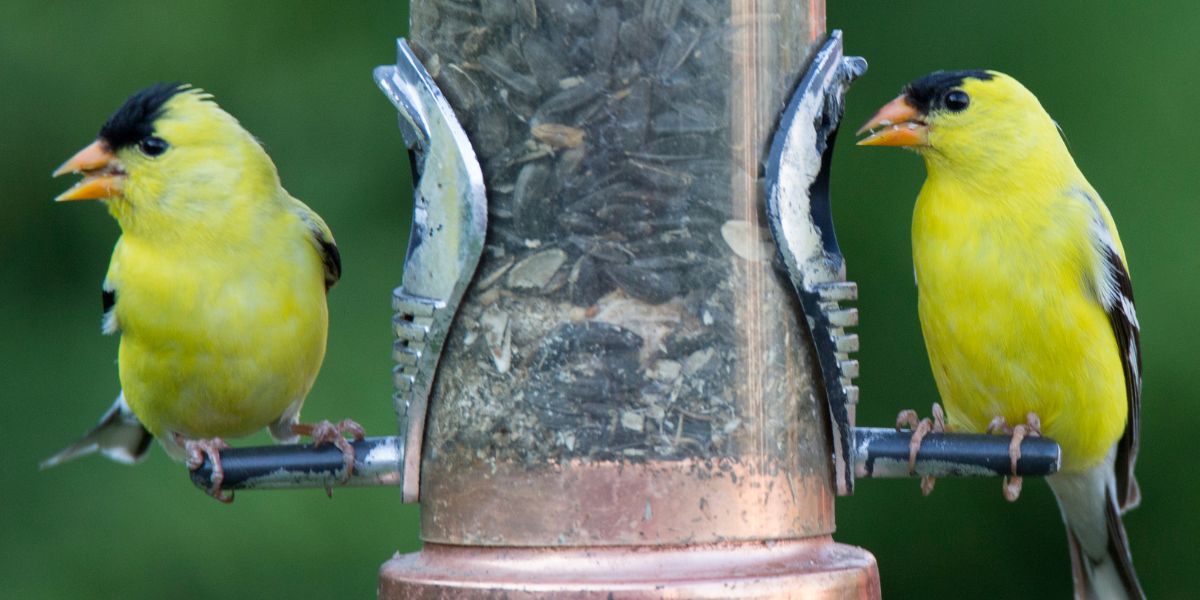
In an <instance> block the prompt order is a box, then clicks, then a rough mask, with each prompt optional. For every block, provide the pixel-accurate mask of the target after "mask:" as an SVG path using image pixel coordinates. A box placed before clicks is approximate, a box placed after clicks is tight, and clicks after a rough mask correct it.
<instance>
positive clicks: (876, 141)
mask: <svg viewBox="0 0 1200 600" xmlns="http://www.w3.org/2000/svg"><path fill="white" fill-rule="evenodd" d="M867 131H870V132H871V135H869V136H867V137H865V138H863V139H861V140H859V141H858V145H859V146H925V145H928V144H929V138H928V134H929V132H928V126H927V125H926V124H925V121H922V120H921V114H920V113H918V112H917V109H915V108H913V106H912V105H911V104H909V103H908V99H906V98H905V97H904V95H903V94H901V95H899V96H897V97H896V99H895V100H892V101H891V102H888V103H887V104H885V105H883V108H881V109H879V112H877V113H875V116H873V117H871V120H869V121H867V123H866V124H865V125H863V126H862V127H860V128H859V130H858V132H857V133H856V135H862V134H863V133H864V132H867Z"/></svg>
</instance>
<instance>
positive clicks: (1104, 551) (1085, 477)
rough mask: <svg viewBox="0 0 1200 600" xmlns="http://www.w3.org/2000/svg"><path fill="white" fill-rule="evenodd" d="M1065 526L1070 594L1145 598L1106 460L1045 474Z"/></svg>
mask: <svg viewBox="0 0 1200 600" xmlns="http://www.w3.org/2000/svg"><path fill="white" fill-rule="evenodd" d="M1049 482H1050V488H1051V489H1052V490H1054V495H1055V497H1057V498H1058V505H1059V508H1060V509H1061V510H1062V514H1063V520H1064V521H1065V522H1066V527H1067V543H1068V545H1069V547H1070V549H1071V575H1072V579H1073V580H1074V582H1075V598H1077V599H1079V600H1096V599H1105V600H1107V599H1110V598H1111V599H1144V598H1145V597H1146V594H1145V592H1143V591H1142V586H1141V583H1139V582H1138V578H1137V572H1136V571H1134V569H1133V555H1132V554H1131V553H1130V550H1129V539H1128V538H1127V537H1126V535H1125V525H1124V523H1123V522H1122V521H1121V510H1120V508H1119V506H1118V505H1117V500H1116V476H1115V471H1114V470H1113V467H1112V465H1111V464H1102V465H1100V466H1098V467H1095V468H1093V469H1091V470H1089V471H1087V472H1084V473H1079V474H1074V473H1073V474H1066V473H1064V474H1059V475H1055V476H1052V477H1050V478H1049Z"/></svg>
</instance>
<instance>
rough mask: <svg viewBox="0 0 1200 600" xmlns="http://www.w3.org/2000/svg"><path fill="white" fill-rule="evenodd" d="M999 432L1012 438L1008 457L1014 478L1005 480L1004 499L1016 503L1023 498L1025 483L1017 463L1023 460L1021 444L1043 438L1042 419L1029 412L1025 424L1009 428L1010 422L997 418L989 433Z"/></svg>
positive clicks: (988, 430) (989, 427) (989, 428)
mask: <svg viewBox="0 0 1200 600" xmlns="http://www.w3.org/2000/svg"><path fill="white" fill-rule="evenodd" d="M997 431H1003V432H1004V433H1007V434H1009V435H1011V436H1012V441H1011V442H1009V444H1008V457H1009V459H1010V460H1011V461H1012V476H1011V477H1005V478H1004V499H1005V500H1008V501H1009V502H1016V501H1017V498H1020V497H1021V484H1022V483H1023V478H1022V477H1021V476H1020V475H1017V461H1018V460H1020V459H1021V442H1022V441H1024V439H1025V438H1027V437H1041V435H1042V419H1041V418H1040V417H1038V416H1037V413H1034V412H1029V413H1026V415H1025V422H1024V423H1021V424H1019V425H1017V426H1015V427H1009V425H1008V421H1007V420H1005V418H1004V417H1000V416H997V417H995V418H993V419H992V421H991V422H990V423H988V426H987V433H995V432H997Z"/></svg>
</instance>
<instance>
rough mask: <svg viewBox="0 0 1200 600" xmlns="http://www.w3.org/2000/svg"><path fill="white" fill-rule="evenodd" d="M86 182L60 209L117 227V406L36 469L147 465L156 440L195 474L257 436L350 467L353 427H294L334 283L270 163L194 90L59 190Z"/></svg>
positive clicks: (318, 227)
mask: <svg viewBox="0 0 1200 600" xmlns="http://www.w3.org/2000/svg"><path fill="white" fill-rule="evenodd" d="M65 173H83V174H84V179H83V180H82V181H81V182H80V183H79V184H77V185H76V186H75V187H73V188H71V189H70V190H68V191H67V192H65V193H63V194H62V195H60V196H59V197H58V198H57V200H58V201H67V200H89V199H96V200H101V201H103V202H104V203H105V204H106V205H107V206H108V211H109V213H110V214H112V216H113V217H114V218H116V220H117V222H118V223H119V224H120V226H121V232H122V234H121V237H120V239H119V240H117V244H116V247H115V248H114V249H113V256H112V261H111V263H110V264H109V267H108V275H107V277H106V278H105V280H104V285H103V290H102V297H103V303H104V318H103V325H102V329H103V331H104V333H107V334H113V333H117V332H120V334H121V345H120V352H119V360H118V364H119V371H120V379H121V388H122V391H121V394H120V395H119V396H118V397H117V401H116V403H115V404H114V405H113V407H112V408H111V409H109V411H108V412H107V413H106V414H105V415H104V417H103V418H102V419H101V421H100V423H99V424H98V425H97V426H96V427H95V428H94V429H93V430H92V431H90V432H88V433H87V434H86V435H85V436H84V437H83V438H82V439H81V440H79V441H78V442H76V443H75V444H73V445H72V446H70V447H68V448H67V449H65V450H63V451H62V452H60V453H58V454H57V455H55V456H53V457H51V458H49V459H47V460H46V461H45V462H43V463H42V466H43V468H45V467H51V466H54V465H57V464H59V463H62V462H64V461H67V460H70V459H72V458H75V457H77V456H82V455H85V454H90V453H92V452H95V451H99V452H101V453H103V454H105V455H107V456H109V457H110V458H113V459H115V460H118V461H121V462H127V463H132V462H136V461H137V460H139V459H141V458H142V457H143V456H144V455H145V453H146V450H147V449H148V447H149V444H150V439H151V436H152V435H153V436H155V437H157V438H158V439H159V441H160V442H161V443H162V445H163V447H164V448H165V449H166V450H167V453H168V454H170V455H171V456H172V457H174V458H176V459H179V460H186V461H187V463H188V466H189V467H190V468H192V469H195V468H198V467H199V466H200V465H201V464H202V463H203V462H204V458H205V457H206V456H207V457H208V458H209V459H210V460H212V461H213V489H212V495H213V496H214V497H215V498H217V499H220V500H224V501H228V500H232V498H233V496H232V494H230V495H228V496H226V495H225V494H224V493H223V492H222V490H221V479H222V474H223V472H222V470H221V467H220V456H219V451H220V449H221V448H224V447H226V444H225V442H224V441H223V439H222V438H235V437H241V436H246V435H250V434H252V433H254V432H256V431H259V430H261V429H262V428H264V427H266V428H269V430H270V433H271V436H272V437H274V438H275V439H276V440H279V441H294V440H295V439H296V437H297V435H298V434H306V435H311V436H312V437H313V438H314V440H315V441H316V442H317V443H322V442H333V443H335V444H337V445H338V447H339V448H341V449H342V452H343V455H344V457H345V459H346V476H347V477H348V476H349V474H350V470H351V469H352V468H353V448H352V447H351V446H350V445H349V444H348V443H347V442H346V440H345V438H344V437H343V433H346V432H349V433H352V434H354V435H355V436H356V437H359V438H361V437H362V429H361V428H360V427H359V426H358V425H357V424H354V423H353V422H352V421H343V422H342V423H341V424H339V425H333V424H331V423H329V422H328V421H323V422H321V423H317V424H315V425H302V424H299V416H300V407H301V405H302V404H303V403H304V398H305V396H306V395H307V394H308V391H309V389H310V388H312V385H313V381H314V380H315V379H316V377H317V371H318V370H319V369H320V368H321V361H322V360H323V359H324V356H325V339H326V334H327V331H328V323H329V313H328V308H327V307H326V304H325V295H326V292H327V291H328V290H329V288H330V287H331V286H333V284H334V283H336V282H337V280H338V277H339V276H340V275H341V259H340V257H339V255H338V249H337V246H336V245H335V244H334V240H333V234H332V233H331V232H330V231H329V227H328V226H326V225H325V221H323V220H322V219H321V217H320V216H319V215H317V213H315V212H313V211H312V209H310V208H309V207H307V206H305V205H304V204H303V203H302V202H300V201H299V200H297V199H295V198H293V197H292V196H290V195H289V194H288V193H287V192H286V191H285V190H284V189H283V187H281V185H280V182H279V175H278V173H277V172H276V170H275V165H274V164H273V163H272V162H271V159H270V157H268V156H267V153H266V152H265V151H264V150H263V148H262V146H261V145H259V143H258V141H257V140H255V139H254V137H253V136H251V135H250V133H249V132H247V131H246V130H245V129H243V128H242V126H241V125H240V124H238V122H237V120H236V119H234V118H233V117H232V116H231V115H230V114H229V113H227V112H225V111H224V110H222V109H221V108H220V107H219V106H217V104H216V103H215V102H214V101H213V100H212V97H211V96H210V95H208V94H206V93H204V92H203V91H201V90H199V89H195V88H192V87H190V86H187V85H180V84H158V85H153V86H151V87H149V88H146V89H144V90H142V91H140V92H138V93H136V94H134V95H133V96H132V97H130V98H129V99H128V100H127V101H126V102H125V104H124V105H122V106H121V107H120V108H119V109H118V110H117V111H116V113H114V114H113V115H112V117H110V118H109V119H108V121H107V122H106V123H105V124H104V127H103V128H101V130H100V135H99V138H98V139H97V140H96V141H95V142H94V143H92V144H91V145H89V146H88V147H86V148H84V149H83V150H81V151H80V152H79V153H78V154H76V155H75V156H74V157H72V158H71V159H70V160H68V161H67V162H66V163H64V164H63V165H62V166H61V167H59V168H58V170H57V171H55V172H54V175H56V176H57V175H62V174H65Z"/></svg>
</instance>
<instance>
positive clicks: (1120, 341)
mask: <svg viewBox="0 0 1200 600" xmlns="http://www.w3.org/2000/svg"><path fill="white" fill-rule="evenodd" d="M1081 195H1082V196H1083V198H1084V199H1085V200H1087V202H1088V203H1089V204H1090V205H1091V207H1092V211H1093V219H1092V228H1091V229H1092V231H1091V235H1092V242H1093V245H1094V246H1095V248H1096V251H1097V253H1098V255H1099V256H1098V262H1097V267H1096V271H1097V272H1096V282H1095V285H1094V286H1093V287H1094V289H1095V290H1096V292H1097V296H1098V299H1099V301H1100V303H1101V305H1102V306H1103V307H1104V311H1105V312H1106V313H1108V321H1109V323H1110V324H1111V325H1112V329H1113V335H1114V336H1115V337H1116V340H1117V348H1118V349H1119V350H1120V352H1121V366H1122V368H1123V369H1124V371H1125V397H1126V399H1127V401H1128V403H1129V416H1128V417H1127V418H1126V419H1125V433H1124V435H1122V436H1121V440H1120V441H1119V442H1118V443H1117V456H1116V464H1115V468H1116V476H1117V503H1118V506H1119V507H1120V508H1121V510H1122V511H1125V510H1129V509H1131V508H1133V507H1135V506H1137V505H1138V502H1140V501H1141V492H1140V491H1139V490H1138V484H1137V480H1136V479H1134V476H1133V467H1134V463H1135V462H1136V460H1137V452H1138V441H1139V437H1140V433H1139V432H1140V430H1141V421H1142V414H1141V413H1142V345H1141V327H1140V326H1139V325H1138V320H1137V310H1136V309H1135V308H1134V302H1133V281H1132V280H1131V279H1130V278H1129V268H1128V266H1127V265H1126V263H1125V252H1124V250H1123V248H1122V247H1121V242H1120V240H1119V239H1118V238H1117V235H1116V226H1115V225H1114V223H1113V219H1112V215H1110V214H1109V212H1108V208H1107V207H1105V206H1104V204H1103V203H1102V202H1100V201H1099V200H1098V199H1097V198H1096V197H1095V196H1093V195H1092V194H1090V193H1088V192H1081Z"/></svg>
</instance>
